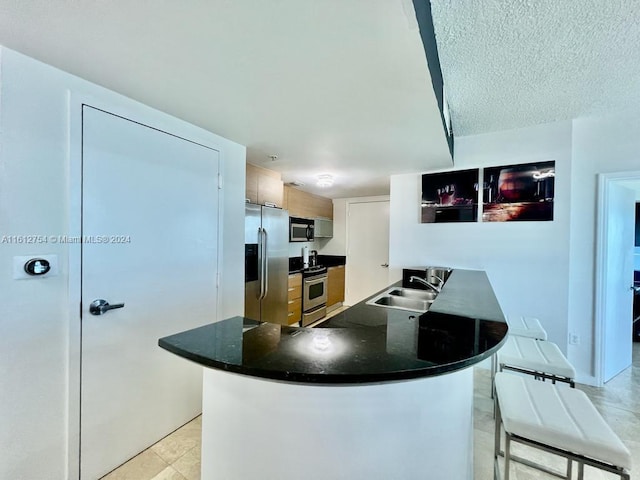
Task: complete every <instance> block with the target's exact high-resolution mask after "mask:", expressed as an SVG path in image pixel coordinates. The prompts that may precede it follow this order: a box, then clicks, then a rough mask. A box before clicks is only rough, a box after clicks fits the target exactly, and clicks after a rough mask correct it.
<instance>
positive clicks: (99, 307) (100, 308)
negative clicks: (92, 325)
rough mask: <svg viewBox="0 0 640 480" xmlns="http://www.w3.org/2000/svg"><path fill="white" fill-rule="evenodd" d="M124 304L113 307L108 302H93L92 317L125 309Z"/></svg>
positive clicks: (100, 300) (116, 304)
mask: <svg viewBox="0 0 640 480" xmlns="http://www.w3.org/2000/svg"><path fill="white" fill-rule="evenodd" d="M123 307H124V303H114V304H113V305H111V304H109V302H107V301H106V300H103V299H101V298H100V299H98V300H94V301H93V302H91V304H90V305H89V313H90V314H91V315H103V314H105V313H107V312H108V311H109V310H114V309H116V308H123Z"/></svg>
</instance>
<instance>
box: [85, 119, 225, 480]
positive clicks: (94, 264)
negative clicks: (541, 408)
mask: <svg viewBox="0 0 640 480" xmlns="http://www.w3.org/2000/svg"><path fill="white" fill-rule="evenodd" d="M82 128H83V146H82V168H83V171H82V179H83V185H82V233H83V236H84V243H83V245H82V306H81V316H82V358H81V372H82V373H81V419H80V424H81V427H80V428H81V445H80V450H81V460H80V462H81V478H82V479H95V478H99V477H100V476H102V475H104V474H105V473H107V472H109V471H110V470H111V469H113V468H115V467H117V466H118V465H120V464H121V463H123V462H124V461H126V460H127V459H129V458H131V457H132V456H134V455H136V454H137V453H138V452H140V451H142V450H143V449H145V448H146V447H148V446H149V445H151V444H153V443H154V442H156V441H158V440H159V439H161V438H162V437H163V436H165V435H167V434H168V433H170V432H171V431H173V430H174V429H176V428H178V427H179V426H180V425H182V424H184V423H185V422H187V421H189V420H190V419H191V418H193V417H195V416H196V415H198V414H199V412H200V411H201V388H202V387H201V383H202V372H201V367H199V366H198V365H195V364H192V363H190V362H187V361H185V360H183V359H180V358H178V357H176V356H174V355H172V354H170V353H168V352H166V351H164V350H162V349H160V348H159V347H158V338H160V337H162V336H166V335H170V334H173V333H177V332H180V331H182V330H185V329H189V328H192V327H195V326H198V325H202V324H205V323H210V322H212V321H215V319H216V306H217V299H216V295H217V292H216V274H217V251H218V245H217V229H218V218H217V212H218V179H217V175H218V152H217V151H215V150H212V149H210V148H206V147H203V146H201V145H198V144H195V143H192V142H189V141H187V140H184V139H182V138H179V137H176V136H173V135H170V134H167V133H165V132H161V131H158V130H155V129H153V128H150V127H148V126H145V125H141V124H139V123H135V122H133V121H130V120H127V119H124V118H121V117H118V116H115V115H112V114H109V113H106V112H103V111H100V110H96V109H94V108H91V107H88V106H85V107H84V108H83V123H82ZM97 299H103V300H106V301H107V302H109V304H111V305H114V304H118V303H124V307H123V308H118V309H113V310H109V311H106V312H105V313H104V314H102V315H92V314H91V313H90V304H91V303H92V302H93V301H95V300H97Z"/></svg>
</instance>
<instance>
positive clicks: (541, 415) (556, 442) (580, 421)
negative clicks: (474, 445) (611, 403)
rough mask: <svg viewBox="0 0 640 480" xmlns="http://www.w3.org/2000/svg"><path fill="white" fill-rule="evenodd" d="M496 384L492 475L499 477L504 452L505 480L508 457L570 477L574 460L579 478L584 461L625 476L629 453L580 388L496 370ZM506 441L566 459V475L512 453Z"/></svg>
mask: <svg viewBox="0 0 640 480" xmlns="http://www.w3.org/2000/svg"><path fill="white" fill-rule="evenodd" d="M495 389H496V404H497V408H496V431H495V445H494V480H497V479H498V478H499V477H500V465H499V463H498V456H500V455H504V480H509V466H510V462H511V460H513V461H517V462H519V463H523V464H525V465H528V466H530V467H533V468H536V469H538V470H542V471H544V472H547V473H550V474H552V475H554V476H558V477H560V478H565V479H570V478H571V469H572V465H573V462H574V461H575V462H577V463H578V480H583V479H584V466H585V465H589V466H592V467H595V468H599V469H601V470H605V471H607V472H611V473H614V474H616V475H619V476H620V478H621V479H622V480H630V478H631V477H630V474H629V470H630V469H631V453H630V452H629V450H628V449H627V447H626V446H625V445H624V443H622V441H621V440H620V438H619V437H618V436H617V435H616V434H615V432H614V431H613V430H611V427H609V425H608V424H607V423H606V422H605V420H604V419H603V418H602V416H601V415H600V413H598V411H597V410H596V408H595V407H594V406H593V404H592V403H591V401H590V400H589V398H588V397H587V396H586V395H585V394H584V392H582V391H580V390H575V389H571V388H558V387H557V386H555V385H552V384H550V383H545V382H538V381H535V380H533V379H531V378H526V377H521V376H517V375H509V374H507V373H497V374H496V378H495ZM501 426H502V427H504V432H505V448H504V452H502V451H501V450H500V448H501V445H500V443H501ZM511 442H517V443H521V444H524V445H528V446H530V447H533V448H538V449H540V450H543V451H546V452H549V453H552V454H555V455H559V456H561V457H564V458H566V459H567V470H566V476H565V474H563V473H559V472H557V471H554V470H551V469H550V468H548V467H546V466H543V465H540V464H537V463H534V462H531V461H529V460H527V459H524V458H521V457H517V456H514V455H512V454H511Z"/></svg>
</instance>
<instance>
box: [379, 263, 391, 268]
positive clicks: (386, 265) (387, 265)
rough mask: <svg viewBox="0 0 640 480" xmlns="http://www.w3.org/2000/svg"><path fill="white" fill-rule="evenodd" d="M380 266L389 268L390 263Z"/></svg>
mask: <svg viewBox="0 0 640 480" xmlns="http://www.w3.org/2000/svg"><path fill="white" fill-rule="evenodd" d="M380 266H381V267H384V268H389V264H388V263H383V264H381V265H380Z"/></svg>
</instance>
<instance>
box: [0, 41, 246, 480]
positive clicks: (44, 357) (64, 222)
mask: <svg viewBox="0 0 640 480" xmlns="http://www.w3.org/2000/svg"><path fill="white" fill-rule="evenodd" d="M70 93H73V94H79V95H86V96H91V97H94V98H96V99H98V100H99V101H100V102H103V103H104V102H112V103H113V104H114V105H117V106H119V107H123V108H127V109H130V110H132V111H134V112H137V113H140V114H141V115H144V116H153V117H154V118H155V119H157V120H158V122H159V123H160V124H164V125H167V128H170V129H172V128H174V127H175V126H176V125H178V126H180V125H182V126H183V127H180V128H184V131H187V130H188V131H189V132H191V133H194V132H196V135H198V136H199V138H202V139H203V140H205V139H206V141H207V142H209V143H215V144H217V145H219V146H220V150H221V158H222V159H223V165H222V170H223V173H224V179H225V182H224V183H225V189H224V191H223V199H222V204H223V207H224V211H223V213H222V222H223V228H224V230H223V234H222V241H223V248H224V255H222V268H221V270H222V274H223V279H222V280H223V281H222V282H221V285H222V290H221V292H220V299H221V303H220V312H221V314H222V315H225V316H228V315H233V314H241V313H242V309H243V297H242V295H243V271H242V267H241V266H242V265H243V261H242V258H243V256H244V253H243V251H242V244H243V242H242V238H243V225H242V224H241V223H238V222H234V219H237V218H238V217H240V216H242V215H243V212H244V168H245V163H244V162H245V148H244V147H242V146H240V145H237V144H234V143H232V142H229V141H227V140H225V139H223V138H221V137H218V136H216V135H213V134H211V133H208V132H205V131H204V130H201V129H197V128H195V127H193V126H188V125H187V124H185V123H184V122H180V121H177V120H176V119H173V118H171V117H169V116H168V115H165V114H162V113H161V112H157V111H154V110H152V109H150V108H148V107H145V106H143V105H141V104H139V103H136V102H133V101H131V100H129V99H126V98H124V97H122V96H120V95H117V94H115V93H113V92H110V91H107V90H105V89H103V88H100V87H98V86H96V85H93V84H90V83H88V82H86V81H84V80H82V79H79V78H77V77H74V76H72V75H69V74H67V73H64V72H61V71H59V70H56V69H54V68H52V67H49V66H47V65H44V64H42V63H39V62H36V61H34V60H32V59H29V58H27V57H25V56H23V55H20V54H18V53H16V52H13V51H11V50H7V49H1V50H0V105H1V107H2V108H1V109H0V228H1V230H0V236H2V235H58V234H66V233H67V232H68V231H69V224H70V222H71V221H73V219H70V218H69V213H68V212H69V210H70V206H69V202H70V194H69V191H70V176H69V145H68V136H69V94H70ZM47 253H50V254H57V255H58V256H59V262H60V274H59V275H58V276H56V277H51V278H47V279H38V280H22V281H16V280H13V279H12V258H13V256H14V255H34V254H47ZM68 260H69V249H68V246H67V245H65V244H56V245H53V244H35V245H32V244H24V243H19V244H10V243H2V244H0V292H2V301H1V302H0V325H1V328H0V331H1V332H2V334H1V335H0V356H1V357H0V385H1V388H0V425H2V427H1V428H0V452H2V453H1V454H0V455H1V459H2V460H1V461H0V478H3V479H4V478H7V479H9V478H11V479H14V478H15V479H19V478H24V479H39V480H40V479H43V480H46V479H55V480H58V479H61V478H77V471H75V470H74V469H75V468H76V465H77V458H75V457H76V456H77V443H76V439H77V431H75V426H74V423H75V425H77V417H78V416H79V412H78V411H77V405H78V403H77V398H76V393H77V392H78V391H79V378H78V377H77V375H76V374H75V373H76V370H75V369H76V368H77V366H74V364H75V363H77V362H78V361H79V359H78V358H75V357H73V356H71V357H70V352H77V351H78V345H76V344H74V342H76V341H77V337H76V336H75V335H74V332H76V331H77V330H78V325H75V324H72V323H71V322H70V320H69V319H70V316H71V313H70V311H69V308H68V298H69V289H70V287H72V286H70V285H69V268H68ZM69 444H70V447H69ZM68 447H69V449H68ZM68 469H70V471H67V470H68Z"/></svg>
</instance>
